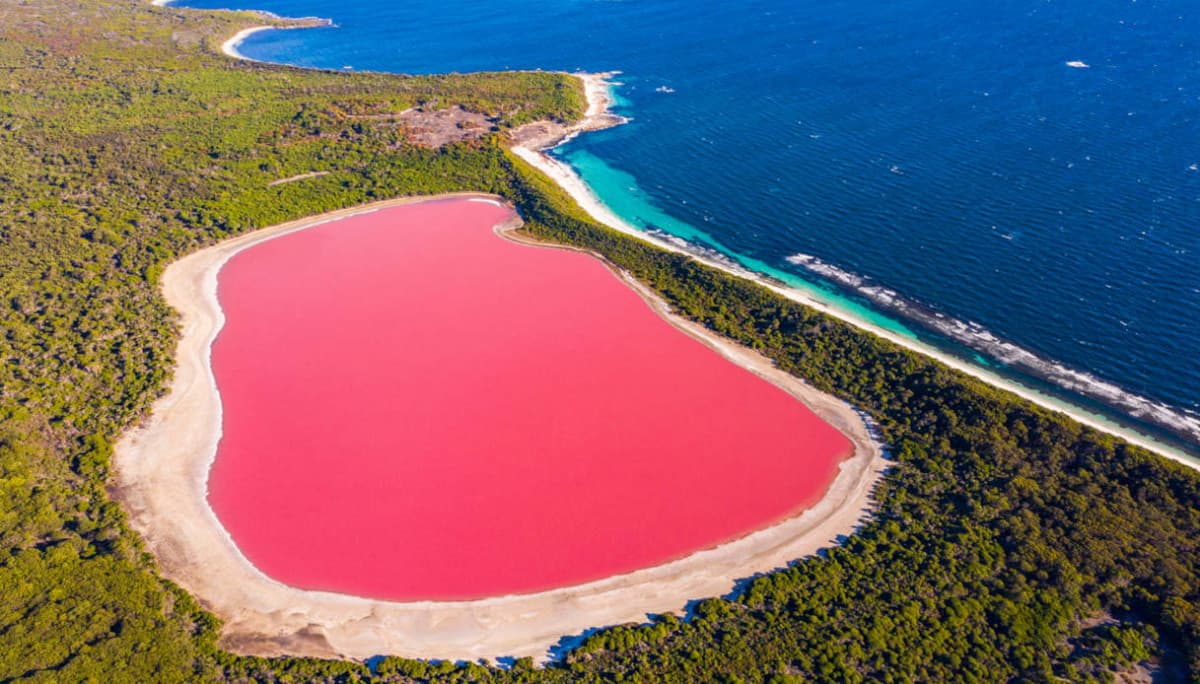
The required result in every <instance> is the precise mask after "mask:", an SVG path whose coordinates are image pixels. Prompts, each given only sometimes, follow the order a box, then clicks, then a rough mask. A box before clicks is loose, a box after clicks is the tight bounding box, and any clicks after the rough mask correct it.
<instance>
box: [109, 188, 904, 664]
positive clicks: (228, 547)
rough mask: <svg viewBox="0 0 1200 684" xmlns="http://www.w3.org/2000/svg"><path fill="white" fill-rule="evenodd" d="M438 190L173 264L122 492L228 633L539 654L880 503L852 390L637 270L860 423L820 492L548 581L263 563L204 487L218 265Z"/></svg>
mask: <svg viewBox="0 0 1200 684" xmlns="http://www.w3.org/2000/svg"><path fill="white" fill-rule="evenodd" d="M460 196H461V195H460ZM467 196H468V197H476V198H480V199H488V200H494V201H498V200H499V198H495V197H490V196H486V195H467ZM427 199H430V198H411V199H400V200H391V201H386V202H379V203H376V204H371V205H366V206H362V207H357V208H353V209H348V210H343V211H338V212H332V213H330V214H325V215H321V216H316V217H312V218H308V219H303V220H300V221H294V222H291V223H287V224H282V225H278V226H274V227H271V228H266V229H263V230H259V231H256V232H254V233H250V234H247V235H243V236H240V237H237V238H234V239H231V240H227V241H225V242H222V243H220V244H218V245H214V246H212V247H209V248H207V249H204V250H201V251H199V252H196V253H194V254H191V255H189V256H187V257H185V258H183V259H181V260H179V261H176V262H175V263H173V264H171V265H170V266H169V267H168V268H167V269H166V271H165V272H164V274H163V279H162V283H163V292H164V295H165V297H166V299H167V301H168V303H170V304H171V306H172V307H174V308H176V309H177V310H179V311H180V312H181V314H182V335H181V339H180V342H179V347H178V350H177V354H176V360H177V363H178V366H177V367H176V370H175V377H174V380H173V381H172V383H171V387H170V392H169V394H167V395H166V396H165V397H163V398H162V399H161V400H160V401H158V402H157V403H156V404H155V406H154V409H153V412H152V415H151V416H150V418H149V419H148V421H147V422H146V423H145V424H143V425H140V426H138V427H137V428H135V429H134V430H131V431H130V432H128V433H126V434H125V435H124V436H123V437H122V439H121V441H120V442H119V443H118V444H117V447H116V454H115V456H114V465H115V493H116V496H117V498H118V499H119V500H120V501H122V502H123V503H124V505H125V507H126V510H127V511H128V512H129V515H130V524H131V525H132V526H133V528H134V529H136V530H137V531H138V532H139V533H141V534H142V536H143V538H144V539H145V540H146V543H147V547H148V548H149V550H150V551H151V553H152V554H153V555H154V556H155V558H157V559H158V562H159V564H160V567H161V569H162V572H163V574H164V575H165V576H166V577H168V578H170V579H172V580H173V581H175V582H177V583H179V584H180V585H181V586H182V587H184V588H185V589H187V590H188V591H189V592H191V593H192V594H193V595H194V596H196V598H197V599H198V600H199V601H200V602H201V603H202V604H203V605H204V606H205V607H206V608H208V609H209V610H212V611H213V612H214V613H216V614H217V615H218V616H220V617H221V618H222V620H224V622H225V627H224V630H223V632H222V639H223V642H222V643H223V645H224V646H226V647H227V648H230V649H232V650H234V651H237V652H242V653H252V654H259V655H278V654H297V655H311V656H340V657H349V658H360V659H361V658H367V657H370V656H374V655H378V654H391V655H402V656H410V657H423V658H444V659H455V660H458V659H468V660H474V659H478V658H489V659H495V658H498V657H504V656H515V657H523V656H531V657H533V658H535V659H537V660H539V661H541V660H544V659H545V658H546V657H547V655H548V651H549V649H550V648H551V647H552V646H553V645H554V644H556V643H558V641H559V640H560V639H562V638H563V637H564V636H570V635H577V634H580V633H582V632H583V631H585V630H587V629H589V628H592V627H599V626H604V625H612V624H619V623H625V622H640V621H644V620H645V619H646V615H647V614H648V613H665V612H676V611H680V610H681V609H682V608H683V607H684V605H685V604H686V603H687V602H688V601H689V600H692V599H696V598H704V597H710V596H717V595H721V594H724V593H726V592H728V591H729V590H730V589H731V588H732V587H733V585H734V583H735V581H736V580H738V579H740V578H745V577H748V576H751V575H754V574H756V573H760V572H766V571H769V570H772V569H775V568H779V567H783V566H785V565H786V564H787V563H788V562H789V561H792V560H794V559H796V558H800V557H803V556H806V555H809V554H812V553H814V552H816V551H817V550H818V549H820V548H823V547H827V546H829V545H831V544H833V543H835V541H836V539H837V538H838V537H839V536H843V535H848V534H851V533H852V532H853V531H854V529H855V528H856V527H857V525H858V524H859V523H860V521H861V520H862V519H863V517H864V515H866V514H867V512H868V511H869V509H870V504H871V491H872V489H873V487H874V485H875V483H876V482H877V480H878V478H879V476H880V475H881V473H882V472H883V469H884V467H885V461H884V460H883V458H882V455H881V451H880V446H879V445H878V443H877V442H876V441H875V440H874V439H873V438H872V437H871V435H870V434H869V431H868V428H867V426H866V425H865V424H864V422H863V420H862V419H861V418H860V417H859V415H858V414H857V413H856V412H855V411H854V410H853V409H852V408H851V407H850V406H848V405H847V404H845V403H844V402H841V401H839V400H837V399H834V398H832V397H830V396H828V395H824V394H821V393H819V392H816V391H815V390H813V389H812V388H810V387H808V386H807V385H805V384H804V383H802V382H801V381H799V380H797V379H796V378H794V377H792V376H790V375H788V374H786V373H783V372H781V371H778V370H777V369H775V368H774V367H773V365H772V364H771V362H770V361H769V360H768V359H765V358H764V357H762V356H760V355H758V354H755V353H753V352H751V351H749V350H745V349H741V348H739V347H737V346H736V345H733V344H731V343H729V342H728V341H725V340H723V339H719V338H716V337H714V336H713V335H712V334H711V333H709V332H708V331H707V330H705V329H703V328H700V327H699V326H696V325H694V324H691V323H689V322H686V321H682V320H680V319H679V318H678V317H676V316H674V315H673V314H670V313H669V311H668V307H667V305H666V304H665V303H664V302H662V301H661V300H659V299H658V298H657V297H656V296H655V295H653V294H652V293H650V292H649V291H648V290H646V289H645V288H644V287H641V286H640V285H637V284H635V283H632V282H629V281H628V279H626V282H627V283H629V284H630V285H631V286H632V287H634V288H635V289H636V290H637V291H638V292H639V294H641V295H642V297H643V298H645V299H646V301H647V302H650V303H651V304H652V305H653V306H654V307H655V309H656V310H657V311H658V313H659V314H660V315H662V316H663V317H664V318H665V319H667V320H668V321H670V322H671V323H672V324H674V325H676V326H678V327H679V328H680V329H681V330H683V331H685V332H686V333H687V334H689V335H691V336H693V337H695V338H697V339H699V340H701V341H703V342H704V343H706V344H708V345H710V346H711V347H713V348H714V349H716V350H718V351H719V352H720V353H722V354H723V355H724V356H725V357H726V358H728V359H729V360H730V361H732V362H734V363H738V364H739V365H742V366H745V367H746V368H749V369H751V370H752V371H753V372H755V373H757V374H758V375H760V376H761V377H763V378H765V379H767V380H768V381H770V382H773V383H775V384H777V385H778V386H780V387H782V388H783V389H785V390H786V391H788V392H790V393H791V394H793V395H794V396H796V397H797V398H798V399H800V400H802V401H804V402H805V403H806V404H807V405H808V406H810V407H811V408H812V409H813V410H814V411H815V412H816V413H817V414H818V415H820V416H821V417H822V418H823V419H824V420H826V421H828V422H830V423H831V424H833V425H834V426H835V427H837V428H838V429H839V430H841V431H842V432H843V433H845V434H846V435H847V436H848V437H850V439H851V440H852V442H853V443H854V445H855V453H854V455H853V457H851V458H849V459H847V460H846V461H844V462H843V463H842V464H841V466H840V470H839V474H838V475H837V477H836V478H835V480H834V482H833V484H832V485H831V487H830V490H829V492H828V493H827V494H826V496H825V497H824V498H823V499H822V500H821V501H820V502H819V503H817V504H816V505H815V506H813V507H812V508H811V509H809V510H807V511H805V512H804V513H803V514H802V515H800V516H798V517H796V518H792V519H790V520H787V521H784V522H782V523H779V524H777V525H774V526H772V527H769V528H767V529H764V530H761V531H758V532H755V533H753V534H750V535H748V536H746V537H743V538H741V539H738V540H736V541H732V542H730V543H727V544H723V545H721V546H718V547H716V548H712V549H708V550H705V551H700V552H698V553H695V554H692V555H690V556H687V557H685V558H682V559H679V560H676V561H673V562H671V563H667V564H665V565H661V566H658V567H654V568H649V569H645V570H640V571H637V572H633V573H630V574H626V575H621V576H617V577H612V578H608V579H605V580H601V581H597V582H592V583H589V584H584V585H580V586H575V587H569V588H564V589H558V590H553V591H546V592H541V593H535V594H525V595H518V596H505V597H499V598H492V599H485V600H478V601H461V602H411V603H397V602H388V601H378V600H372V599H365V598H358V597H353V596H346V595H339V594H333V593H328V592H317V591H306V590H302V589H296V588H293V587H289V586H285V585H283V584H280V583H278V582H275V581H274V580H272V579H270V578H268V577H266V576H265V575H263V574H262V573H261V572H259V571H258V570H257V569H256V568H255V567H254V566H253V565H251V564H250V563H249V562H248V561H247V560H246V559H245V557H244V556H242V554H241V553H240V552H239V551H238V549H237V547H236V546H235V545H234V544H233V542H232V540H231V539H230V537H229V535H228V533H227V532H226V531H225V530H224V528H223V527H222V526H221V525H220V523H219V521H218V520H217V518H216V516H215V515H214V514H213V512H212V510H211V509H210V508H209V506H208V503H207V500H206V486H207V480H208V472H209V468H210V466H211V464H212V461H213V458H214V457H215V455H216V448H217V443H218V441H219V439H220V434H221V403H220V397H219V394H218V392H217V388H216V385H215V380H214V378H213V374H212V369H211V366H210V357H209V354H210V349H211V345H212V341H213V340H214V339H215V337H216V334H217V332H218V331H219V330H220V327H221V325H222V323H223V315H222V313H221V309H220V306H219V303H218V301H217V298H216V284H217V273H218V271H219V270H220V268H221V266H222V265H223V264H224V263H225V262H226V261H227V260H228V259H229V258H230V257H231V256H233V255H234V254H236V253H237V252H238V251H240V250H242V249H246V248H248V247H250V246H252V245H255V244H258V243H260V242H263V241H264V240H270V239H272V238H274V237H277V236H280V235H284V234H287V233H289V232H293V231H296V230H303V229H304V228H307V227H310V226H314V225H318V224H321V223H326V222H328V221H333V220H337V219H339V218H344V217H346V216H351V215H355V214H360V213H364V212H371V211H377V210H379V209H383V208H386V207H391V206H396V205H400V204H405V203H409V202H414V201H423V200H427ZM517 221H519V219H518V220H517ZM505 227H506V228H511V227H512V224H511V223H510V224H509V225H506V226H505Z"/></svg>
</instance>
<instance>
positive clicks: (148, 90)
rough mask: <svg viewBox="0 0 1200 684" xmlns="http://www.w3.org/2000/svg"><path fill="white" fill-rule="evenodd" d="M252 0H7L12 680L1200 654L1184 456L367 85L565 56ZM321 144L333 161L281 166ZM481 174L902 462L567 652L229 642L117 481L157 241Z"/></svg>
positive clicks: (885, 667)
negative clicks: (137, 524) (131, 516)
mask: <svg viewBox="0 0 1200 684" xmlns="http://www.w3.org/2000/svg"><path fill="white" fill-rule="evenodd" d="M260 21H261V19H260V18H258V17H248V16H244V15H238V14H215V13H204V12H191V11H186V10H172V9H159V8H152V7H149V6H148V5H146V4H145V3H142V2H136V1H134V0H21V1H20V2H12V3H5V4H3V5H0V295H2V299H0V304H2V306H0V330H2V331H3V334H2V335H0V360H2V361H3V364H2V366H0V681H8V680H22V679H42V680H57V681H80V680H87V679H93V680H95V681H104V682H107V681H183V680H193V679H204V680H227V681H247V680H261V681H305V680H324V681H365V680H368V679H372V678H376V679H379V680H382V681H409V680H413V679H417V680H423V679H432V680H445V681H453V680H459V681H535V680H536V681H541V680H554V681H566V680H594V681H646V682H648V681H662V680H667V681H672V680H673V681H681V682H690V681H731V682H732V681H760V680H768V681H800V680H805V679H830V680H845V681H865V680H896V681H926V680H942V679H955V680H958V679H962V680H975V681H1001V680H1014V679H1018V680H1049V679H1055V678H1065V679H1070V680H1084V681H1087V680H1101V681H1103V680H1106V679H1110V678H1111V677H1112V676H1113V673H1115V672H1129V671H1131V670H1130V668H1132V667H1142V668H1151V669H1155V670H1157V673H1158V674H1159V676H1161V677H1164V678H1168V679H1169V678H1176V679H1184V678H1188V677H1190V678H1191V679H1193V680H1197V681H1200V578H1198V575H1197V573H1198V572H1200V548H1198V546H1200V541H1198V540H1200V477H1197V476H1196V474H1195V473H1193V472H1191V471H1189V470H1186V469H1184V468H1183V467H1181V466H1178V465H1175V464H1172V463H1170V462H1167V461H1165V460H1163V459H1161V458H1159V457H1157V456H1154V455H1152V454H1148V453H1146V452H1144V451H1142V450H1139V449H1137V448H1134V447H1130V446H1129V445H1126V444H1125V443H1123V442H1121V441H1119V440H1116V439H1113V438H1110V437H1107V436H1105V435H1101V434H1098V433H1096V432H1094V431H1091V430H1088V429H1085V428H1083V427H1081V426H1080V425H1078V424H1076V423H1074V422H1073V421H1070V420H1067V419H1065V418H1062V417H1060V416H1057V415H1054V414H1050V413H1048V412H1046V411H1043V410H1040V409H1038V408H1036V407H1034V406H1032V405H1030V404H1028V403H1026V402H1023V401H1020V400H1017V399H1015V398H1013V397H1012V396H1010V395H1007V394H1005V393H1003V392H999V391H996V390H993V389H991V388H988V387H987V386H985V385H983V384H981V383H979V382H977V381H974V380H971V379H970V378H967V377H964V376H962V375H961V374H958V373H955V372H953V371H950V370H948V369H946V368H944V367H942V366H940V365H938V364H936V363H934V362H932V361H929V360H927V359H924V358H922V357H919V356H917V355H914V354H911V353H909V352H906V351H904V350H901V349H898V348H896V347H895V346H893V345H891V344H889V343H886V342H883V341H880V340H878V339H875V338H873V337H871V336H869V335H866V334H864V333H860V332H858V331H856V330H854V329H851V328H849V327H848V326H846V325H844V324H842V323H839V322H837V321H834V320H831V319H829V318H827V317H825V316H822V315H820V314H817V313H814V312H812V311H810V310H807V309H805V308H804V307H802V306H799V305H796V304H793V303H791V302H788V301H786V300H782V299H781V298H779V297H777V296H774V295H772V294H771V293H770V292H768V291H766V290H764V289H762V288H759V287H757V286H754V285H752V284H749V283H746V282H743V281H741V280H738V279H736V278H733V277H730V276H728V275H725V274H723V273H720V272H718V271H715V270H713V269H709V268H706V267H704V266H701V265H699V264H696V263H694V262H692V261H690V260H688V259H685V258H683V257H679V256H676V255H670V254H665V253H662V252H661V251H658V250H656V249H654V248H652V247H650V246H648V245H646V244H644V243H641V242H639V241H637V240H634V239H631V238H628V237H625V236H621V235H619V234H616V233H614V232H612V231H609V230H606V229H604V228H601V227H599V226H596V225H594V224H593V223H591V222H589V221H588V220H587V219H586V217H584V216H583V215H582V214H580V212H579V210H578V209H577V208H575V207H574V206H573V205H571V204H570V203H569V201H568V200H566V199H565V197H564V196H563V195H562V193H561V192H560V191H559V190H558V189H557V188H555V187H553V186H552V185H550V184H549V182H548V181H546V180H545V179H544V178H541V177H540V176H538V175H537V174H535V173H533V172H532V171H531V170H529V169H528V168H525V167H524V165H523V164H522V163H520V162H519V161H517V160H515V159H514V158H512V157H510V156H509V155H508V154H507V153H506V152H505V151H504V149H503V147H502V145H501V144H500V139H499V136H492V137H490V138H488V139H486V140H484V141H482V142H480V143H476V144H460V145H453V146H450V147H447V148H444V149H441V150H424V149H419V148H416V147H414V146H412V145H410V144H408V142H407V140H406V138H405V135H404V130H403V129H402V128H399V127H395V126H393V125H390V124H389V123H388V118H387V117H377V116H373V115H377V114H386V113H389V112H395V111H398V110H401V109H404V108H407V107H410V106H414V105H423V106H426V107H433V108H436V107H440V106H452V105H462V106H464V107H466V108H467V109H470V110H472V111H478V112H482V113H486V114H487V115H489V116H490V117H493V119H494V121H495V122H496V126H497V128H498V129H501V130H503V129H504V128H506V127H508V126H511V125H515V124H519V123H521V122H524V121H529V120H533V119H537V118H543V117H548V118H559V119H569V118H571V117H573V116H575V115H577V113H578V112H579V111H580V109H581V104H582V102H581V94H580V90H579V87H578V84H577V83H575V82H574V81H572V80H570V79H566V78H564V77H561V76H557V75H552V74H480V75H463V76H441V77H415V78H408V77H394V76H383V75H369V74H353V75H351V74H340V73H327V72H312V71H301V70H296V69H289V68H283V67H271V66H266V65H255V64H248V63H236V62H232V61H230V60H227V59H225V58H223V57H221V56H219V55H216V54H214V51H213V48H214V46H215V45H217V44H219V43H220V41H221V40H222V39H224V37H226V36H228V35H229V34H231V33H233V31H235V30H236V29H237V28H239V27H241V26H244V25H247V23H259V22H260ZM309 171H329V172H330V173H329V174H328V175H324V176H320V177H315V178H309V179H306V180H303V181H299V182H295V183H288V184H283V185H276V186H269V185H268V183H269V182H270V181H272V180H276V179H279V178H284V177H288V176H292V175H296V174H300V173H305V172H309ZM467 189H470V190H485V191H491V192H496V193H499V194H502V195H505V196H507V197H510V198H512V200H513V201H514V202H515V203H516V204H517V206H518V207H519V208H520V210H521V211H522V213H523V215H524V216H525V217H526V219H527V230H528V231H529V232H530V233H531V234H532V235H534V236H537V237H539V238H542V239H547V240H554V241H559V242H564V243H568V244H573V245H578V246H582V247H585V248H588V249H591V250H593V251H595V252H597V253H598V254H601V255H603V256H604V257H605V258H607V259H609V260H611V261H612V262H613V263H615V264H617V265H618V266H620V267H621V268H624V269H626V270H628V271H630V272H631V273H633V274H634V275H635V276H637V277H638V278H639V279H641V280H643V281H644V282H646V283H648V284H649V285H650V286H652V287H654V288H656V289H657V290H658V291H660V292H661V293H662V294H663V295H664V296H665V297H666V298H667V299H668V301H670V302H671V303H672V304H673V305H674V306H675V307H676V308H677V309H678V310H679V311H680V312H681V313H683V314H684V315H686V316H689V317H691V318H693V319H695V320H698V321H701V322H703V323H704V324H705V325H708V326H710V327H711V328H713V329H715V330H717V331H719V332H721V333H723V334H725V335H728V336H730V337H731V338H734V339H736V340H739V341H741V342H743V343H744V344H747V345H749V346H752V347H755V348H757V349H760V350H762V351H763V352H764V353H766V354H768V355H769V356H771V357H772V358H774V359H775V360H776V361H777V362H778V363H779V364H780V366H781V367H783V368H785V369H787V370H788V371H790V372H793V373H795V374H797V375H798V376H800V377H803V378H805V379H807V380H808V381H809V382H811V383H812V384H813V385H815V386H817V387H819V388H821V389H824V390H827V391H830V392H833V393H835V394H837V395H839V396H842V397H845V398H847V399H848V400H850V401H851V402H853V403H854V404H855V405H857V406H860V407H862V408H863V409H864V410H866V411H868V412H869V413H870V414H871V415H872V416H873V417H874V419H875V420H876V421H877V422H878V423H879V425H880V427H881V430H882V431H883V433H884V435H885V436H886V439H887V440H888V442H889V444H890V445H891V447H892V449H893V452H894V457H895V467H894V469H893V471H892V473H891V474H890V475H889V476H888V478H887V479H886V480H885V482H884V484H883V485H882V486H881V488H880V490H879V492H878V499H879V511H878V514H877V516H876V517H875V519H874V520H873V521H872V522H871V523H870V524H868V525H866V526H865V528H864V529H863V530H862V531H861V532H860V533H859V534H857V535H855V536H854V537H853V538H851V539H849V540H848V541H847V543H846V544H845V545H843V546H840V547H837V548H834V549H830V550H829V551H828V553H827V554H824V555H822V556H820V557H816V558H810V559H805V560H803V561H800V562H798V563H796V564H795V565H794V567H791V568H789V569H787V570H784V571H781V572H778V573H774V574H772V575H770V576H766V577H763V578H760V579H757V580H755V581H753V582H750V583H748V584H747V585H746V586H745V588H744V591H743V592H742V593H741V594H740V595H739V596H738V597H737V598H735V599H732V600H723V599H714V600H708V601H704V602H702V603H700V604H699V605H698V606H696V608H695V611H694V615H693V617H692V618H691V619H689V620H687V621H681V620H678V619H676V618H673V617H664V618H661V619H658V620H656V621H655V622H654V623H653V624H650V625H646V626H640V627H639V626H626V627H618V628H614V629H608V630H603V631H600V632H598V633H596V634H594V635H592V636H591V637H589V638H588V639H586V640H585V641H584V643H583V645H582V646H581V647H579V648H578V649H575V650H574V651H571V652H570V653H569V654H568V656H567V657H566V659H565V661H564V662H563V663H561V664H558V665H554V666H552V667H548V668H545V669H540V670H535V669H531V668H530V666H529V665H530V664H529V663H528V662H527V661H518V662H517V663H515V665H513V667H512V668H511V669H507V670H500V669H493V668H486V667H483V666H482V665H479V664H467V663H464V664H454V663H425V662H417V661H405V660H400V659H395V658H386V659H383V660H382V661H381V662H379V663H377V664H376V665H377V667H376V668H375V671H374V673H372V672H371V671H370V670H368V668H367V667H366V666H364V665H362V664H358V663H344V662H327V661H315V660H304V659H257V658H243V657H237V656H234V655H232V654H229V653H225V652H223V651H221V650H220V649H219V648H218V647H217V645H216V639H217V629H218V624H217V622H216V620H215V619H214V618H213V617H212V616H211V615H209V614H207V613H205V612H204V611H202V610H201V609H200V608H199V607H198V606H197V605H196V603H195V602H194V601H193V600H192V599H191V598H190V597H189V596H188V595H187V594H186V593H184V592H182V591H180V590H179V589H178V588H176V587H173V586H172V585H170V583H168V582H165V581H163V580H161V579H159V578H157V577H156V575H155V572H154V565H153V560H152V559H151V558H149V557H148V556H146V555H145V554H144V553H143V552H142V551H141V546H140V542H139V540H138V539H137V538H136V536H135V535H133V534H132V533H131V532H130V531H129V530H128V528H127V527H126V526H125V523H124V519H123V513H122V511H121V510H120V507H119V506H117V505H116V504H115V503H113V502H112V501H111V500H110V498H109V496H108V493H107V492H106V490H105V485H106V482H107V477H108V467H109V457H110V454H111V447H110V446H109V445H110V444H111V442H112V441H113V440H114V439H115V438H116V436H117V435H118V434H119V433H120V431H121V430H123V429H125V428H126V427H128V426H129V425H131V424H132V423H133V422H134V421H136V420H137V419H138V417H139V416H142V415H144V414H145V412H146V411H147V409H148V407H149V405H150V403H151V402H152V401H153V399H154V398H155V397H156V396H158V395H159V393H160V392H161V391H162V389H163V387H164V385H165V382H166V380H167V378H168V376H169V373H170V367H171V360H170V352H171V349H172V347H173V345H174V342H175V331H174V327H173V318H172V315H171V312H170V311H169V310H168V309H167V308H166V306H165V304H164V303H163V301H162V300H161V298H160V297H159V296H158V294H157V291H156V282H157V277H158V274H159V273H161V270H162V268H163V267H164V266H165V264H167V263H169V262H170V261H171V260H173V259H174V258H176V257H178V256H179V255H181V254H183V253H185V252H187V251H189V250H192V249H195V248H197V247H199V246H201V245H204V244H209V243H212V242H214V241H216V240H219V239H221V238H223V237H226V236H229V235H232V234H235V233H238V232H242V231H245V230H250V229H253V228H257V227H262V226H266V225H270V224H273V223H277V222H280V221H284V220H288V219H292V218H297V217H300V216H304V215H307V214H312V213H316V212H319V211H325V210H329V209H334V208H339V207H344V206H350V205H353V204H357V203H361V202H365V201H369V200H372V199H380V198H385V197H392V196H398V195H404V194H413V193H433V192H441V191H446V190H467Z"/></svg>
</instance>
